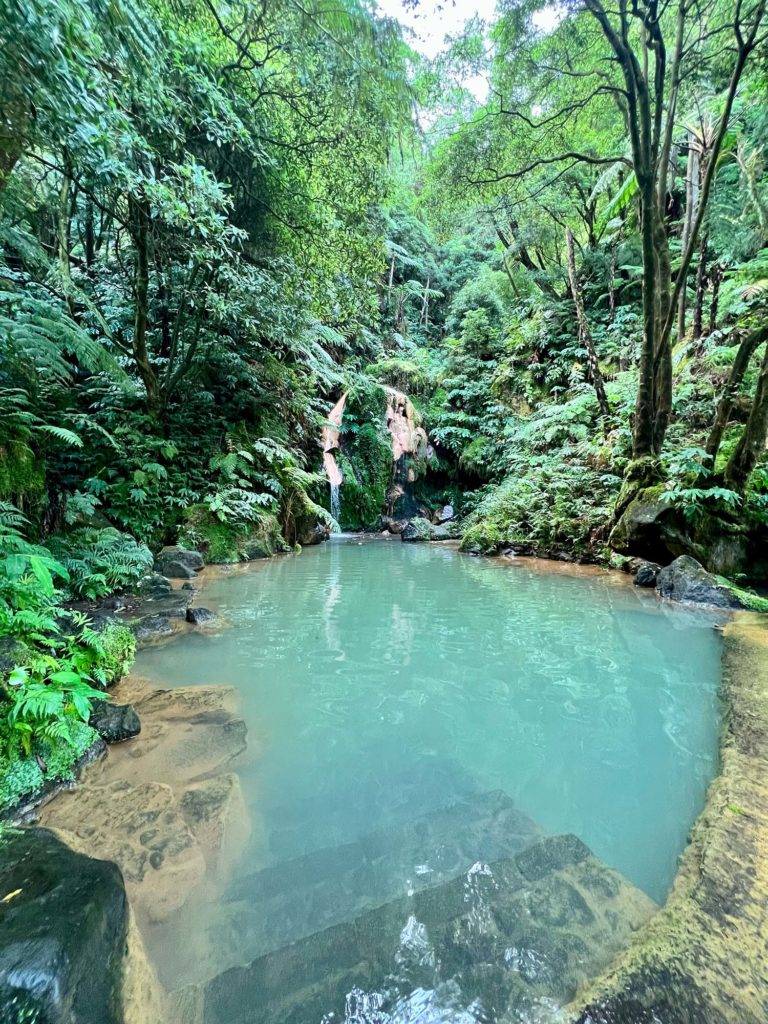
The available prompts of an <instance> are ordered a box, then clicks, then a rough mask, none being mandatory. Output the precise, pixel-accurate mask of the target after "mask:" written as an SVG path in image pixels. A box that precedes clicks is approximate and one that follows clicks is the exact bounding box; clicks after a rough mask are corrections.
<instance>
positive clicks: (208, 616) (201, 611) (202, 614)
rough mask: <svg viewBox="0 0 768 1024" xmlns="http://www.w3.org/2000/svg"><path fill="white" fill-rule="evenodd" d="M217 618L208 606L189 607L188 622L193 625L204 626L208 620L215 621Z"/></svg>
mask: <svg viewBox="0 0 768 1024" xmlns="http://www.w3.org/2000/svg"><path fill="white" fill-rule="evenodd" d="M215 618H216V616H215V615H214V614H213V612H212V611H210V609H208V608H187V622H189V623H191V624H192V625H193V626H202V625H204V624H205V623H206V622H213V621H214V620H215Z"/></svg>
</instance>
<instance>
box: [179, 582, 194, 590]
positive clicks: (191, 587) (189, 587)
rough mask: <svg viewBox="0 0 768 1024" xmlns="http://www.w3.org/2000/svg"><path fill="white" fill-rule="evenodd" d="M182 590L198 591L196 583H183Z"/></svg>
mask: <svg viewBox="0 0 768 1024" xmlns="http://www.w3.org/2000/svg"><path fill="white" fill-rule="evenodd" d="M181 589H182V590H197V587H196V586H195V585H194V583H189V582H187V583H182V584H181Z"/></svg>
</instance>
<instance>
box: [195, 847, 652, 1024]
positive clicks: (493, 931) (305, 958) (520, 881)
mask: <svg viewBox="0 0 768 1024" xmlns="http://www.w3.org/2000/svg"><path fill="white" fill-rule="evenodd" d="M522 856H523V854H522V853H521V852H518V854H517V856H513V857H507V858H503V859H501V860H495V861H491V862H483V861H481V860H477V859H474V860H472V859H470V860H469V861H465V862H464V867H463V869H462V870H461V871H460V873H459V874H458V877H455V878H453V879H451V880H449V881H444V882H441V883H439V884H436V885H435V884H432V885H429V884H427V885H426V886H425V887H423V888H417V889H416V890H415V891H413V892H411V893H409V894H408V895H407V896H402V897H400V898H397V899H395V900H392V901H390V902H387V903H384V904H382V905H380V906H378V907H376V908H375V909H372V910H370V911H368V912H367V913H364V914H362V915H360V916H358V917H356V918H355V919H353V920H346V921H344V922H343V923H339V924H337V925H335V926H333V927H329V928H326V929H325V930H323V931H319V932H316V933H315V934H313V935H310V936H308V937H307V938H304V939H300V940H299V941H297V942H293V943H291V944H290V945H287V946H286V947H285V948H283V949H278V950H276V951H274V952H271V953H268V954H266V955H265V956H262V957H260V958H258V959H256V960H254V961H253V962H252V963H250V964H246V965H243V966H235V967H232V968H231V969H229V970H227V971H225V972H224V973H222V974H220V975H219V976H217V977H215V978H214V979H213V980H212V981H210V982H209V983H208V984H207V985H205V986H203V987H201V990H198V993H197V994H198V1002H197V1005H199V1006H201V1007H202V1017H201V1019H202V1021H203V1022H204V1024H246V1022H247V1024H267V1022H272V1021H305V1020H330V1019H337V1015H338V1019H340V1020H341V1019H350V1020H351V1019H361V1020H362V1019H365V1020H369V1019H376V1020H382V1021H385V1020H401V1019H403V1020H404V1019H405V1016H406V1015H407V1016H408V1019H409V1020H410V1019H413V1020H414V1021H415V1020H423V1021H425V1022H426V1021H444V1022H447V1021H451V1022H458V1021H461V1022H462V1024H463V1022H464V1021H470V1020H475V1019H476V1012H474V1011H475V1010H476V1009H478V1008H479V1007H483V1009H484V1010H486V1011H490V1012H488V1017H489V1019H490V1018H491V1017H492V1018H493V1019H494V1020H504V1021H513V1020H515V1021H518V1020H536V1019H544V1018H543V1017H541V1016H540V1014H539V1011H540V1010H541V1008H542V1006H544V1005H545V1004H546V1005H551V1006H552V1007H553V1008H554V1007H555V1006H562V1005H563V1004H564V1003H565V1002H567V1001H568V1000H569V999H571V998H573V996H574V995H575V993H576V991H577V990H578V988H579V986H580V985H581V984H582V983H583V981H584V980H585V979H586V978H589V977H593V976H594V975H595V974H596V973H597V972H599V971H601V970H603V969H605V968H606V967H607V966H608V965H609V964H610V962H611V961H612V959H613V958H614V957H615V955H616V954H617V953H618V952H619V951H620V950H621V949H623V948H624V947H625V946H626V944H627V943H628V942H629V940H630V938H631V936H632V934H633V932H634V931H635V930H636V929H637V928H638V927H640V926H641V925H642V924H644V923H645V922H646V921H647V920H648V918H649V917H650V916H651V914H652V913H653V911H654V904H653V903H652V901H651V900H649V899H648V897H647V896H645V895H644V894H643V893H641V892H640V891H639V890H637V889H635V888H634V887H633V886H632V885H630V884H629V883H628V882H627V881H626V879H624V878H622V877H621V875H619V874H617V873H616V872H615V871H612V870H611V869H610V868H608V867H607V866H606V865H605V864H603V863H601V862H600V861H599V860H598V859H597V858H596V857H594V855H593V854H591V853H590V851H589V850H588V849H587V848H586V847H584V845H583V844H582V843H580V842H579V840H577V839H576V838H575V837H573V836H555V837H551V838H549V839H544V840H541V841H539V842H537V843H536V852H535V854H534V855H533V856H532V858H531V861H530V865H529V866H530V867H531V874H532V875H533V877H526V875H525V874H524V873H523V872H522V871H521V869H520V867H519V863H520V861H521V857H522ZM470 857H471V855H470ZM404 863H406V862H404ZM407 863H412V862H411V861H407ZM523 863H527V862H525V861H523ZM427 995H429V998H430V1002H429V1003H427V1002H425V998H424V997H425V996H427ZM350 1000H351V1002H350ZM179 1002H180V1005H181V1006H189V1005H191V1004H192V1003H193V998H192V995H191V993H190V992H189V991H187V992H185V993H182V995H181V996H180V1001H179ZM345 1006H346V1009H347V1015H346V1017H345ZM366 1007H368V1008H371V1009H374V1010H375V1011H376V1012H375V1015H374V1016H371V1015H369V1014H368V1013H367V1012H364V1011H366ZM356 1008H357V1009H356ZM406 1008H407V1013H406V1014H404V1011H405V1010H406ZM358 1009H359V1010H360V1011H361V1013H362V1015H361V1016H359V1017H358V1014H357V1010H358ZM350 1011H353V1012H354V1014H355V1016H354V1018H353V1017H352V1016H351V1015H350ZM411 1011H413V1016H411Z"/></svg>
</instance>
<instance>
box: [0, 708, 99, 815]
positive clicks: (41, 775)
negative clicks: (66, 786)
mask: <svg viewBox="0 0 768 1024" xmlns="http://www.w3.org/2000/svg"><path fill="white" fill-rule="evenodd" d="M68 732H69V743H67V742H66V741H64V740H56V741H55V742H54V741H52V740H41V741H38V742H37V743H36V744H35V748H34V749H33V751H32V753H31V754H29V755H24V754H22V753H21V751H20V750H19V748H18V747H17V746H16V745H12V746H11V749H10V752H9V751H7V750H6V751H5V752H4V753H3V754H2V756H0V813H2V812H7V811H9V810H11V809H12V808H13V807H15V806H16V805H17V804H18V803H19V802H20V801H21V800H22V799H27V798H29V797H34V796H36V795H37V794H38V793H40V791H41V790H42V789H43V786H44V785H45V784H46V783H50V782H69V781H71V780H72V779H74V777H75V765H76V763H77V762H78V761H79V760H80V758H81V757H82V756H83V754H85V753H86V751H88V750H89V749H90V748H91V747H92V746H93V744H94V743H96V742H97V741H98V739H99V735H98V733H97V732H96V730H95V729H92V728H91V727H90V726H89V725H86V723H85V722H81V721H80V719H78V718H70V719H68ZM41 762H42V764H44V765H45V771H44V770H43V768H42V767H41Z"/></svg>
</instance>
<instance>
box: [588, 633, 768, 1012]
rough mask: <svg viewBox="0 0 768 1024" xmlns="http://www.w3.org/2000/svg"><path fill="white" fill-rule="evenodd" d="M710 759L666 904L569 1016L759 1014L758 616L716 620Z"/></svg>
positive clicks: (767, 877)
mask: <svg viewBox="0 0 768 1024" xmlns="http://www.w3.org/2000/svg"><path fill="white" fill-rule="evenodd" d="M723 685H724V696H725V698H726V701H727V706H728V713H727V717H726V722H725V729H724V734H723V739H722V746H721V751H722V768H721V773H720V775H719V776H718V778H717V779H716V780H715V781H714V783H713V784H712V786H711V788H710V792H709V796H708V799H707V806H706V808H705V810H704V813H703V814H702V815H701V817H700V818H699V820H698V822H697V823H696V825H695V827H694V829H693V833H692V836H691V843H690V845H689V846H688V848H687V849H686V851H685V853H684V854H683V857H682V861H681V866H680V871H679V873H678V876H677V878H676V880H675V884H674V886H673V889H672V892H671V894H670V897H669V900H668V901H667V904H666V906H665V907H664V908H663V910H662V911H660V913H659V914H658V915H656V917H654V919H653V920H652V921H651V922H650V923H649V925H648V927H647V928H646V929H645V930H644V932H643V934H642V937H641V940H640V942H639V943H638V944H637V945H636V946H635V947H634V948H632V949H630V950H629V951H628V952H627V953H626V954H625V955H623V956H622V957H621V958H620V960H619V961H618V963H617V964H616V966H615V967H614V969H613V970H612V972H611V973H610V974H609V975H608V976H607V977H606V978H604V979H602V980H601V981H600V982H599V983H597V984H595V985H593V986H592V990H591V992H590V993H589V994H588V995H587V997H586V998H584V999H583V1000H582V1001H581V1003H580V1006H579V1007H578V1008H574V1012H573V1015H572V1016H571V1017H570V1018H569V1019H570V1020H571V1021H574V1022H577V1024H646V1022H647V1024H657V1022H659V1021H662V1022H663V1024H764V1022H765V1021H766V1020H768V956H766V948H767V947H768V842H766V836H768V785H767V784H766V779H768V622H766V617H765V616H758V615H742V616H738V617H737V618H736V619H735V620H734V621H733V622H730V623H729V624H728V625H727V626H726V627H725V636H724V652H723Z"/></svg>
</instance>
